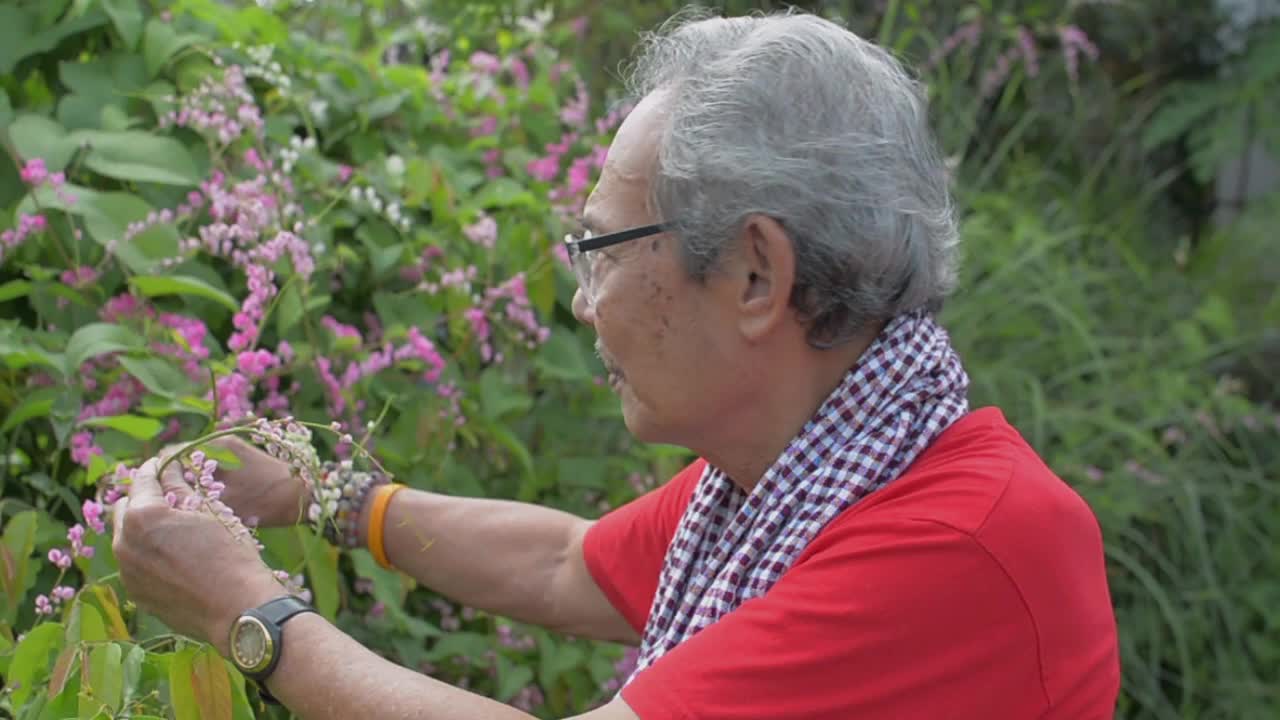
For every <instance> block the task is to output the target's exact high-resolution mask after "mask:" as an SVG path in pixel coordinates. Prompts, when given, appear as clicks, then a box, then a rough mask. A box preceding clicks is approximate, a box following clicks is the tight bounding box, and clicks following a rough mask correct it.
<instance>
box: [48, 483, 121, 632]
mask: <svg viewBox="0 0 1280 720" xmlns="http://www.w3.org/2000/svg"><path fill="white" fill-rule="evenodd" d="M80 509H81V512H82V513H83V515H84V522H85V524H86V525H88V526H89V529H90V530H92V531H93V532H94V533H96V534H98V535H101V534H103V533H105V532H106V531H107V527H106V522H105V521H104V520H103V512H104V511H103V507H102V504H101V503H98V502H97V501H94V500H85V501H84V504H83V505H82V506H81V508H80ZM84 539H85V528H84V525H81V524H79V523H76V524H75V525H72V526H71V529H69V530H67V542H68V543H70V545H71V547H70V548H65V549H64V548H53V549H52V550H50V551H49V554H48V560H49V564H50V565H53V566H54V567H55V568H57V569H58V580H57V582H56V583H55V584H54V587H53V590H51V591H50V592H49V594H48V595H44V594H41V595H37V596H36V600H35V604H36V614H37V615H53V614H54V613H55V612H57V610H58V608H59V607H60V606H61V605H62V603H64V602H66V601H68V600H70V599H71V598H73V597H75V595H76V591H75V588H73V587H71V586H70V585H64V584H62V583H63V579H64V578H65V577H66V573H67V571H68V570H70V569H71V565H72V562H73V561H74V560H75V558H85V559H89V558H92V557H93V555H94V550H93V546H91V545H85V544H84Z"/></svg>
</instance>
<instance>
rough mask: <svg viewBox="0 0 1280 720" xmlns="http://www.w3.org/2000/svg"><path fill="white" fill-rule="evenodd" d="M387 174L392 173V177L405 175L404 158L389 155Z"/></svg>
mask: <svg viewBox="0 0 1280 720" xmlns="http://www.w3.org/2000/svg"><path fill="white" fill-rule="evenodd" d="M387 172H389V173H391V174H392V175H403V174H404V158H402V157H400V156H399V155H388V156H387Z"/></svg>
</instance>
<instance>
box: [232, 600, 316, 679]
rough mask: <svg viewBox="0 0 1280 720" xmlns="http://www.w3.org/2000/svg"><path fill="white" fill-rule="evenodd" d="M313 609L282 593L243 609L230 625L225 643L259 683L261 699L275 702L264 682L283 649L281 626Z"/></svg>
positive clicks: (238, 664)
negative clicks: (274, 597) (260, 603)
mask: <svg viewBox="0 0 1280 720" xmlns="http://www.w3.org/2000/svg"><path fill="white" fill-rule="evenodd" d="M315 611H316V609H315V608H313V607H311V606H310V605H308V604H307V603H305V602H303V601H302V599H301V598H298V597H295V596H293V595H285V596H284V597H278V598H276V599H274V600H268V601H267V602H265V603H263V604H262V605H259V606H258V607H256V608H250V609H249V610H246V611H244V612H243V613H241V614H240V617H238V618H236V621H235V622H234V623H232V624H231V632H230V635H229V637H228V643H227V646H228V647H229V648H230V649H231V662H232V663H233V664H234V665H235V666H236V669H238V670H239V671H240V673H241V674H242V675H244V676H245V677H247V678H249V679H250V680H252V681H253V682H254V684H256V685H257V686H258V691H259V694H260V695H261V696H262V698H263V699H264V700H266V701H268V702H276V700H275V698H273V697H271V695H270V694H269V693H268V692H267V689H266V684H265V683H266V680H267V678H268V677H270V676H271V673H272V671H274V670H275V669H276V665H279V664H280V654H281V652H282V650H283V634H282V632H281V626H283V625H284V624H285V622H286V621H288V620H289V618H292V617H293V616H295V615H299V614H302V613H307V612H315Z"/></svg>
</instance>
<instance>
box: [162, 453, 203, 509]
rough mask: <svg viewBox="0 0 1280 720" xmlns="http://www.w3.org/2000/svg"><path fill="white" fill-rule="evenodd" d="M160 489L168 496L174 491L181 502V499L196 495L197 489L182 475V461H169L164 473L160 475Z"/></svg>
mask: <svg viewBox="0 0 1280 720" xmlns="http://www.w3.org/2000/svg"><path fill="white" fill-rule="evenodd" d="M160 490H161V491H162V492H163V493H164V494H165V495H166V496H167V495H168V494H169V493H173V494H174V495H175V496H176V497H177V499H178V501H179V504H181V501H182V500H184V499H186V498H188V497H190V496H192V495H194V494H195V489H194V488H192V487H191V485H189V484H187V481H186V480H184V479H183V477H182V463H181V462H178V461H175V462H171V463H169V466H168V467H166V468H165V469H164V473H163V474H161V476H160Z"/></svg>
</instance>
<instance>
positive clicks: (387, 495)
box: [369, 483, 404, 570]
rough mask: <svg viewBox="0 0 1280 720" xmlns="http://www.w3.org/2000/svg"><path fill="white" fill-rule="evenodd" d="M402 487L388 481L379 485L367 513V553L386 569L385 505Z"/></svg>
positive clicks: (388, 562) (388, 564)
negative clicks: (384, 540) (371, 507)
mask: <svg viewBox="0 0 1280 720" xmlns="http://www.w3.org/2000/svg"><path fill="white" fill-rule="evenodd" d="M403 489H404V485H401V484H399V483H389V484H387V485H379V486H378V488H377V489H376V490H374V493H373V509H372V510H371V511H370V515H369V553H370V554H372V555H373V559H374V560H376V561H377V562H378V564H379V565H381V566H382V567H384V568H387V569H388V570H390V569H391V561H390V560H388V559H387V550H386V546H385V544H384V543H383V534H384V526H385V524H386V520H387V506H388V505H390V504H391V496H392V495H395V494H396V493H397V492H399V491H401V490H403Z"/></svg>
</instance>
